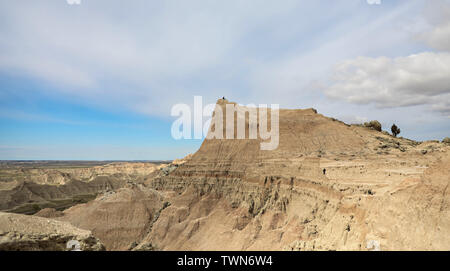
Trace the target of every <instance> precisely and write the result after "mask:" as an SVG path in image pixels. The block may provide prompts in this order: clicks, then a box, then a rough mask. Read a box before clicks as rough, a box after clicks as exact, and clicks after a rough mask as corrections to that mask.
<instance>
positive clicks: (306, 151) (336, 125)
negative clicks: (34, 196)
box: [38, 100, 450, 250]
mask: <svg viewBox="0 0 450 271" xmlns="http://www.w3.org/2000/svg"><path fill="white" fill-rule="evenodd" d="M226 104H233V103H229V102H228V101H226V100H219V101H218V103H217V106H219V107H221V108H223V112H226V109H225V106H226ZM245 109H246V108H244V107H241V108H240V109H239V110H245ZM224 115H226V114H224ZM233 121H234V122H235V124H236V123H237V121H236V120H233ZM244 121H245V123H246V125H247V126H248V125H249V124H248V122H249V120H248V117H246V118H245V119H244ZM212 123H214V121H213V122H212ZM269 123H270V118H269ZM258 127H259V126H258ZM213 128H214V127H211V129H210V132H211V131H212V129H213ZM224 129H225V128H224ZM224 134H225V132H224ZM235 134H236V132H235ZM246 134H247V135H248V132H246ZM279 135H280V138H279V146H278V148H276V149H275V150H270V151H265V150H261V148H260V146H261V142H263V141H264V140H262V139H261V138H257V139H205V141H204V142H203V144H202V145H201V147H200V149H199V150H198V151H197V152H196V153H195V154H193V155H192V156H189V157H188V158H187V159H183V160H181V161H176V162H175V163H173V164H170V165H168V166H166V167H164V168H161V169H160V170H157V171H154V172H152V173H151V174H148V175H147V176H145V177H143V178H138V179H136V180H135V181H132V183H128V184H127V185H126V186H125V187H123V188H120V189H113V191H112V192H111V191H110V192H106V193H104V194H101V195H99V196H98V197H97V198H96V199H95V200H94V201H92V202H89V203H87V204H80V205H77V206H74V207H72V208H69V209H67V210H64V211H63V212H56V211H54V210H45V211H42V212H39V213H38V215H41V216H48V217H54V219H58V220H62V221H69V222H71V223H72V224H74V225H76V226H78V227H80V228H84V229H88V230H92V232H93V233H94V234H95V236H97V237H98V238H99V239H100V240H101V241H102V242H104V243H105V246H106V248H107V249H113V250H115V249H119V250H123V249H131V250H370V249H381V250H412V249H424V250H449V249H450V240H449V236H450V213H449V212H450V211H449V199H450V196H449V193H448V185H449V182H450V166H449V165H450V152H449V151H450V146H448V145H447V144H444V143H439V142H437V141H428V142H415V141H412V140H408V139H405V138H394V137H392V136H390V135H389V134H387V133H385V132H384V133H383V132H378V131H375V130H373V129H369V128H367V127H361V126H355V125H347V124H344V123H342V122H340V121H337V120H335V119H332V118H328V117H325V116H323V115H320V114H317V113H316V111H315V110H313V109H306V110H280V112H279ZM136 182H137V183H138V184H135V183H136Z"/></svg>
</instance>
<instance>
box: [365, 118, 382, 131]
mask: <svg viewBox="0 0 450 271" xmlns="http://www.w3.org/2000/svg"><path fill="white" fill-rule="evenodd" d="M364 126H365V127H367V128H371V129H374V130H376V131H378V132H381V123H380V122H379V121H377V120H372V121H370V122H364Z"/></svg>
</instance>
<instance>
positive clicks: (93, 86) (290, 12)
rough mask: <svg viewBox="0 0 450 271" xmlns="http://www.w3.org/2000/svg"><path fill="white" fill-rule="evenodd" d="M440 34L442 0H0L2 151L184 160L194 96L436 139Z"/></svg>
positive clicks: (443, 104)
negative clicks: (184, 129) (187, 110)
mask: <svg viewBox="0 0 450 271" xmlns="http://www.w3.org/2000/svg"><path fill="white" fill-rule="evenodd" d="M263 2H264V3H263ZM449 36H450V1H448V0H409V1H400V0H399V1H396V0H391V1H388V0H384V1H383V0H381V3H380V4H373V5H370V4H368V1H367V0H333V1H332V0H327V1H325V0H323V1H321V0H319V1H291V0H286V1H196V0H192V1H170V0H168V1H144V0H136V1H120V0H81V4H80V5H69V4H67V2H66V1H65V0H48V1H46V0H42V1H31V0H29V1H27V0H17V1H10V0H0V159H93V160H94V159H100V160H110V159H115V160H151V159H174V158H180V157H183V156H184V155H186V154H188V153H192V152H195V151H196V149H198V147H199V146H200V144H201V140H174V139H172V137H171V135H170V128H171V125H172V122H173V121H174V120H175V118H174V117H171V116H170V109H171V107H172V106H173V105H174V104H177V103H187V104H192V103H193V98H194V95H201V96H202V97H203V100H204V103H213V102H215V100H216V99H217V98H219V97H222V96H225V97H227V98H228V99H230V100H233V101H236V102H239V103H241V104H249V103H254V104H258V103H262V104H270V103H278V104H280V107H281V108H309V107H314V108H316V109H317V110H318V111H319V113H322V114H325V115H328V116H332V117H336V118H338V119H341V120H344V121H346V122H349V123H352V122H362V121H366V120H372V119H377V120H380V121H381V122H382V124H383V126H384V128H385V129H386V128H388V126H389V127H390V125H391V124H392V123H393V122H395V123H396V124H397V125H398V126H399V127H400V128H401V129H402V134H401V135H403V136H405V137H409V138H413V139H417V140H427V139H442V138H444V137H445V136H450V121H449V120H450V87H449V86H450V56H449V51H450V44H449V40H450V39H449V38H448V37H449Z"/></svg>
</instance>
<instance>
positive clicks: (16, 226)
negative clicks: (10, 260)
mask: <svg viewBox="0 0 450 271" xmlns="http://www.w3.org/2000/svg"><path fill="white" fill-rule="evenodd" d="M68 244H69V245H68ZM71 244H72V245H73V247H72V246H71ZM72 249H78V250H104V249H105V248H104V246H103V244H102V243H101V242H100V241H99V240H98V239H97V238H95V237H94V236H93V235H92V233H91V232H90V231H87V230H82V229H79V228H76V227H74V226H72V225H71V224H69V223H67V222H61V221H56V220H52V219H47V218H41V217H37V216H27V215H19V214H10V213H3V212H0V251H5V250H13V251H18V250H26V251H30V250H52V251H55V250H72Z"/></svg>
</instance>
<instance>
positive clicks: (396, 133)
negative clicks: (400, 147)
mask: <svg viewBox="0 0 450 271" xmlns="http://www.w3.org/2000/svg"><path fill="white" fill-rule="evenodd" d="M391 132H392V135H393V136H394V137H397V135H398V134H400V128H398V127H397V125H395V124H392V127H391Z"/></svg>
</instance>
